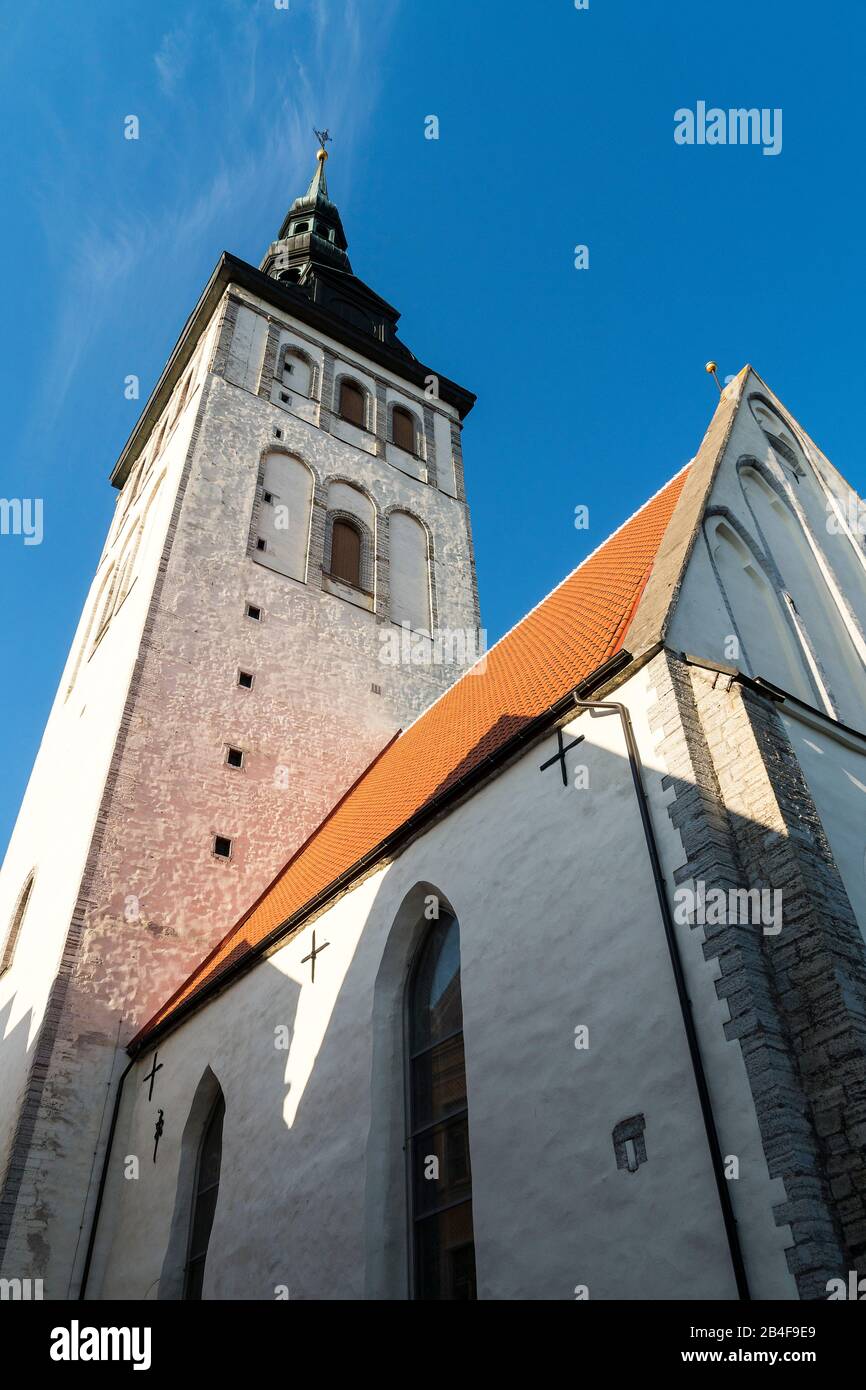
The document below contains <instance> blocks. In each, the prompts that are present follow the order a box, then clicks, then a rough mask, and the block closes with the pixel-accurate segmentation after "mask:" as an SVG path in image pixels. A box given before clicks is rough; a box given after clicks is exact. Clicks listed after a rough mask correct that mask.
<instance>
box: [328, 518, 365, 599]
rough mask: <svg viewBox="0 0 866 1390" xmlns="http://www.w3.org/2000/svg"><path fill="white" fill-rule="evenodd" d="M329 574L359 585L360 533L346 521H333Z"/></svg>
mask: <svg viewBox="0 0 866 1390" xmlns="http://www.w3.org/2000/svg"><path fill="white" fill-rule="evenodd" d="M331 574H332V576H333V577H334V579H344V580H345V581H346V583H347V584H354V585H355V588H356V589H360V587H361V533H360V532H359V531H358V530H357V529H356V528H355V527H354V526H352V525H351V524H350V522H348V521H335V522H334V527H333V530H332V532H331Z"/></svg>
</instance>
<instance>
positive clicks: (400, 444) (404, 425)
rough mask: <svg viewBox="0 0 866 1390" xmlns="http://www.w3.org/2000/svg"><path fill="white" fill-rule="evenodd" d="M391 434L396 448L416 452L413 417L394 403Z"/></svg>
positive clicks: (409, 452) (411, 452) (410, 452)
mask: <svg viewBox="0 0 866 1390" xmlns="http://www.w3.org/2000/svg"><path fill="white" fill-rule="evenodd" d="M391 436H392V438H393V441H394V443H395V444H396V445H397V448H398V449H404V450H405V452H406V453H407V454H415V453H417V452H418V445H417V439H416V434H415V417H414V415H412V414H411V413H410V411H408V410H404V409H403V407H402V406H401V405H395V406H394V410H393V412H392V414H391Z"/></svg>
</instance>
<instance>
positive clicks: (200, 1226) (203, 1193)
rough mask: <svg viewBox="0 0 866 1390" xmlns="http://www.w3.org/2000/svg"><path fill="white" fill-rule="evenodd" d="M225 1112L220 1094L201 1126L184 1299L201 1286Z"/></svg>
mask: <svg viewBox="0 0 866 1390" xmlns="http://www.w3.org/2000/svg"><path fill="white" fill-rule="evenodd" d="M225 1113H226V1103H225V1099H224V1097H223V1094H222V1092H220V1094H219V1096H218V1097H217V1100H216V1103H215V1104H214V1107H213V1110H212V1111H211V1114H210V1118H209V1120H208V1122H207V1125H206V1126H205V1131H204V1134H203V1135H202V1141H201V1147H200V1149H199V1154H198V1165H197V1167H196V1176H195V1194H194V1197H193V1203H192V1220H191V1222H190V1232H189V1251H188V1254H187V1260H186V1270H185V1272H184V1286H183V1296H184V1298H186V1299H200V1298H201V1291H202V1288H203V1287H204V1269H205V1261H206V1259H207V1248H208V1243H209V1241H210V1233H211V1228H212V1226H213V1219H214V1213H215V1211H216V1204H217V1197H218V1196H219V1186H220V1164H221V1162H222V1149H223V1120H224V1118H225Z"/></svg>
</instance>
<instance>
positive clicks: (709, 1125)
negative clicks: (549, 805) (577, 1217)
mask: <svg viewBox="0 0 866 1390" xmlns="http://www.w3.org/2000/svg"><path fill="white" fill-rule="evenodd" d="M574 704H575V707H576V708H577V709H598V710H609V711H612V712H614V713H616V714H618V715H619V718H620V723H621V724H622V729H623V734H624V735H625V743H626V748H627V749H628V761H629V766H630V767H631V775H632V780H633V782H634V789H635V792H636V794H637V802H638V809H639V811H640V818H641V823H642V825H643V833H644V838H645V840H646V845H647V850H648V851H649V857H650V863H651V864H652V871H653V878H654V879H655V885H656V894H657V896H658V900H659V907H660V908H661V914H662V924H663V926H664V931H665V937H666V939H667V944H668V951H669V953H670V958H671V965H672V967H673V972H674V981H675V983H676V987H677V997H678V998H679V1003H680V1011H681V1013H682V1017H683V1026H684V1028H685V1030H686V1040H687V1042H688V1047H689V1056H690V1057H691V1062H692V1068H693V1070H694V1074H695V1084H696V1086H697V1088H698V1098H699V1100H700V1105H701V1114H702V1116H703V1120H704V1129H705V1130H706V1135H707V1143H708V1144H709V1148H710V1157H711V1159H712V1164H713V1173H714V1175H715V1179H716V1189H717V1191H718V1194H719V1204H720V1206H721V1208H722V1220H723V1221H724V1223H725V1234H726V1236H727V1239H728V1249H729V1250H730V1254H731V1264H732V1265H733V1269H734V1278H735V1279H736V1283H737V1292H738V1294H739V1296H740V1298H741V1299H744V1300H748V1301H751V1294H750V1293H749V1282H748V1279H747V1277H746V1266H745V1262H744V1260H743V1251H742V1247H741V1246H740V1237H739V1234H738V1232H737V1219H736V1217H735V1215H734V1208H733V1204H732V1202H731V1194H730V1189H729V1188H728V1182H727V1179H726V1177H725V1172H724V1162H723V1159H722V1150H721V1146H720V1144H719V1135H718V1131H717V1129H716V1120H715V1116H714V1115H713V1106H712V1101H711V1100H710V1090H709V1086H708V1085H707V1075H706V1072H705V1070H704V1063H703V1059H702V1057H701V1046H700V1043H699V1041H698V1035H697V1031H696V1029H695V1021H694V1017H693V1015H692V1001H691V999H690V998H689V993H688V988H687V986H686V979H685V975H684V973H683V963H682V958H681V956H680V948H679V943H678V942H677V935H676V930H675V928H674V921H673V917H672V916H671V909H670V903H669V902H668V895H667V889H666V886H665V877H664V871H663V869H662V864H661V858H660V856H659V851H658V845H657V843H656V837H655V831H654V830H653V824H652V820H651V819H650V813H649V806H648V804H647V796H646V791H645V790H644V785H643V776H642V771H641V761H640V753H639V752H638V746H637V740H636V739H635V736H634V729H633V728H632V722H631V715H630V714H629V712H628V709H627V708H626V706H625V705H621V704H618V703H617V702H615V701H613V700H578V699H577V697H575V700H574Z"/></svg>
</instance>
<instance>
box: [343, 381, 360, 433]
mask: <svg viewBox="0 0 866 1390" xmlns="http://www.w3.org/2000/svg"><path fill="white" fill-rule="evenodd" d="M340 416H341V418H342V419H343V420H348V422H349V424H350V425H357V426H358V429H360V430H362V429H364V427H365V418H364V392H363V391H362V390H361V388H360V386H356V385H355V383H354V382H353V381H346V380H345V379H344V380H343V381H341V382H340Z"/></svg>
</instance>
